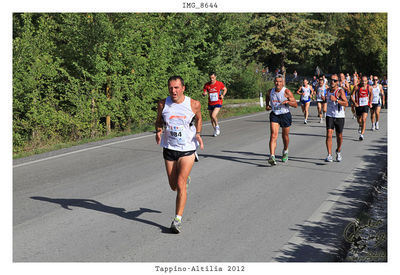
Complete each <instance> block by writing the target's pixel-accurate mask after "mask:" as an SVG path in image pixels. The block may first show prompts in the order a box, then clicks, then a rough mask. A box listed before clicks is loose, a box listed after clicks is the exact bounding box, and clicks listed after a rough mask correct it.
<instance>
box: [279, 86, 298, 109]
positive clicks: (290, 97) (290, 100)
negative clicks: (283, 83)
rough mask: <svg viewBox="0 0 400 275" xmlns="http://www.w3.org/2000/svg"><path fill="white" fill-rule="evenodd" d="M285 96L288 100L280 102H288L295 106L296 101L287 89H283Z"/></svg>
mask: <svg viewBox="0 0 400 275" xmlns="http://www.w3.org/2000/svg"><path fill="white" fill-rule="evenodd" d="M285 97H286V98H287V99H288V100H285V101H283V102H282V104H288V105H289V106H290V107H293V108H297V101H296V99H295V98H294V96H293V94H292V92H291V91H290V90H289V89H286V90H285Z"/></svg>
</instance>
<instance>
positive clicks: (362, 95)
mask: <svg viewBox="0 0 400 275" xmlns="http://www.w3.org/2000/svg"><path fill="white" fill-rule="evenodd" d="M351 100H352V101H353V103H354V106H356V115H357V121H358V124H359V128H358V133H359V134H360V138H359V140H364V133H365V126H366V123H367V116H368V110H369V108H371V107H372V87H371V86H369V85H368V78H367V77H366V76H363V77H362V78H361V83H360V85H359V86H358V87H357V88H355V90H354V93H353V94H352V95H351Z"/></svg>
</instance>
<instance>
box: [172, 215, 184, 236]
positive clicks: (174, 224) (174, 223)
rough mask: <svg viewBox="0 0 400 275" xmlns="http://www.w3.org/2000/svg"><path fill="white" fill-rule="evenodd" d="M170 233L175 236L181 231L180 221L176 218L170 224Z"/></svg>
mask: <svg viewBox="0 0 400 275" xmlns="http://www.w3.org/2000/svg"><path fill="white" fill-rule="evenodd" d="M171 231H172V232H173V233H175V234H178V233H180V232H181V231H182V221H181V220H180V219H178V218H175V219H174V220H173V221H172V223H171Z"/></svg>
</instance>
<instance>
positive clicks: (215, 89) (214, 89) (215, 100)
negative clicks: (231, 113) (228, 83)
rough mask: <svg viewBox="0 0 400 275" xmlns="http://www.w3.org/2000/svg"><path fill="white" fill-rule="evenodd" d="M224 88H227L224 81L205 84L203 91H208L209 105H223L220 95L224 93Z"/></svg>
mask: <svg viewBox="0 0 400 275" xmlns="http://www.w3.org/2000/svg"><path fill="white" fill-rule="evenodd" d="M223 88H225V85H224V83H222V82H221V81H218V80H217V81H216V82H215V83H214V84H211V82H207V83H206V84H204V88H203V91H204V92H207V93H208V105H211V106H212V105H217V104H219V105H222V98H221V97H220V95H221V94H223V92H222V89H223Z"/></svg>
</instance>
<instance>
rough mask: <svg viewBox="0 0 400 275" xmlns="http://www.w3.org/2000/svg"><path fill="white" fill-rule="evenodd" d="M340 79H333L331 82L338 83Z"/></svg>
mask: <svg viewBox="0 0 400 275" xmlns="http://www.w3.org/2000/svg"><path fill="white" fill-rule="evenodd" d="M338 81H339V79H331V82H338Z"/></svg>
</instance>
